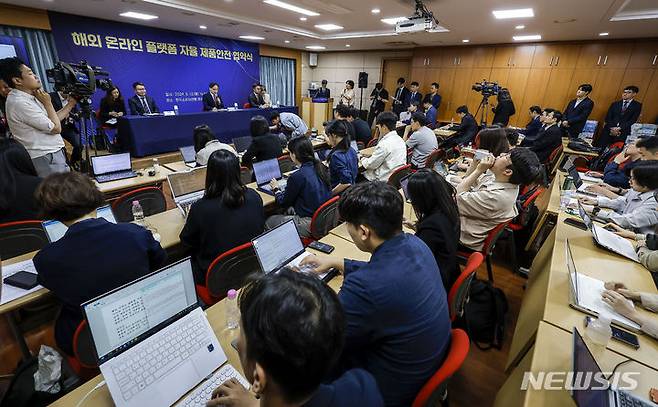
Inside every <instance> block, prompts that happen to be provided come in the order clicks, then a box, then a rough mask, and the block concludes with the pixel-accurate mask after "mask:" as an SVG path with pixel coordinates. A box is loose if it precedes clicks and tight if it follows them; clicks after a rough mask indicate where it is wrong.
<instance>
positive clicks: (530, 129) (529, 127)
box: [519, 105, 542, 140]
mask: <svg viewBox="0 0 658 407" xmlns="http://www.w3.org/2000/svg"><path fill="white" fill-rule="evenodd" d="M529 112H530V121H529V122H528V124H526V126H525V128H524V129H519V133H521V134H523V135H524V136H525V138H527V139H530V140H534V139H535V138H537V133H538V132H539V130H540V129H541V128H542V122H541V112H542V110H541V107H539V106H537V105H534V106H530V110H529Z"/></svg>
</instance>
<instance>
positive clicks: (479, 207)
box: [457, 148, 544, 250]
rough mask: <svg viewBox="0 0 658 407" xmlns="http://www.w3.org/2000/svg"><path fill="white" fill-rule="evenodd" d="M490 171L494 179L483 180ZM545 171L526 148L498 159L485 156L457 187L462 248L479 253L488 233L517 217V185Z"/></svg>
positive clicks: (533, 179)
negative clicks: (483, 175)
mask: <svg viewBox="0 0 658 407" xmlns="http://www.w3.org/2000/svg"><path fill="white" fill-rule="evenodd" d="M487 170H491V172H492V174H493V177H482V178H481V175H482V174H484V173H485V172H486V171H487ZM543 172H544V167H543V166H542V165H541V163H540V162H539V159H538V158H537V155H536V154H535V153H534V152H532V151H530V150H529V149H527V148H514V149H512V150H511V151H510V152H509V153H508V154H501V155H499V156H498V157H495V158H494V157H493V155H488V156H486V157H485V158H483V159H482V161H480V162H479V163H478V164H477V166H476V168H475V170H474V171H473V172H472V173H471V174H469V175H468V176H466V177H464V179H463V180H462V182H460V183H459V184H458V185H457V207H458V208H459V215H460V219H461V237H460V243H461V245H462V246H464V247H466V248H467V249H470V250H481V249H482V245H483V244H484V240H485V239H486V237H487V235H488V234H489V232H490V231H491V230H492V229H493V228H495V227H496V226H498V225H499V224H501V223H503V222H507V221H508V220H510V219H513V218H514V217H515V216H516V215H518V214H519V212H518V209H517V207H516V198H517V197H518V195H519V185H530V184H532V183H534V182H537V180H539V178H540V177H541V176H542V174H543Z"/></svg>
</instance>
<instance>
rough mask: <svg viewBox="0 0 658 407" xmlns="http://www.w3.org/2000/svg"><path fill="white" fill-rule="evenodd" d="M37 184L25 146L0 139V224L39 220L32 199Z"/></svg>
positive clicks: (36, 206) (35, 173)
mask: <svg viewBox="0 0 658 407" xmlns="http://www.w3.org/2000/svg"><path fill="white" fill-rule="evenodd" d="M40 183H41V178H40V177H39V176H38V175H37V170H36V169H35V168H34V164H33V163H32V160H31V159H30V155H29V154H28V152H27V150H26V149H25V147H23V145H22V144H21V143H19V142H18V141H16V140H14V139H9V138H4V137H0V223H6V222H16V221H21V220H33V219H41V216H40V214H39V206H38V205H37V202H36V199H35V198H34V191H36V189H37V187H38V186H39V184H40Z"/></svg>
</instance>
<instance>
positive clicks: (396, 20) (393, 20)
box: [381, 17, 408, 25]
mask: <svg viewBox="0 0 658 407" xmlns="http://www.w3.org/2000/svg"><path fill="white" fill-rule="evenodd" d="M406 20H408V18H407V17H390V18H382V20H381V21H382V23H385V24H388V25H395V24H397V23H399V22H401V21H406Z"/></svg>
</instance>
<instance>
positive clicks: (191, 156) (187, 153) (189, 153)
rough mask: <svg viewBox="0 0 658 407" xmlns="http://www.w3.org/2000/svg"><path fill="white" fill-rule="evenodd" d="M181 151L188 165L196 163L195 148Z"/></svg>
mask: <svg viewBox="0 0 658 407" xmlns="http://www.w3.org/2000/svg"><path fill="white" fill-rule="evenodd" d="M179 150H180V153H181V155H182V156H183V161H185V162H186V163H193V162H195V161H196V151H194V146H185V147H181V148H180V149H179Z"/></svg>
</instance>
